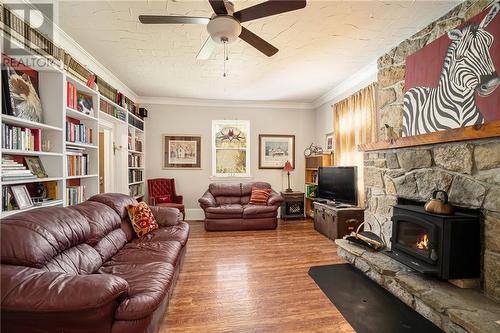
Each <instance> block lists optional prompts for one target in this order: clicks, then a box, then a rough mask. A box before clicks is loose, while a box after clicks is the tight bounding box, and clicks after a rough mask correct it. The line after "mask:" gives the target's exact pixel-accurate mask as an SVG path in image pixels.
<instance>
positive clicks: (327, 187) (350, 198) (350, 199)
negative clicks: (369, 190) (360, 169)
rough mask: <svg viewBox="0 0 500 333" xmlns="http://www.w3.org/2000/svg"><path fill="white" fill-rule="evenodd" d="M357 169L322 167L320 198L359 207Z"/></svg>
mask: <svg viewBox="0 0 500 333" xmlns="http://www.w3.org/2000/svg"><path fill="white" fill-rule="evenodd" d="M356 188H357V186H356V167H355V166H349V167H343V166H338V167H320V168H319V170H318V198H321V199H327V200H335V201H336V202H340V203H344V204H349V205H357V204H358V198H357V191H356Z"/></svg>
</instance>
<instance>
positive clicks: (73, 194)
mask: <svg viewBox="0 0 500 333" xmlns="http://www.w3.org/2000/svg"><path fill="white" fill-rule="evenodd" d="M85 200H87V199H86V196H85V185H80V186H68V187H66V204H67V205H69V206H71V205H78V204H79V203H81V202H84V201H85Z"/></svg>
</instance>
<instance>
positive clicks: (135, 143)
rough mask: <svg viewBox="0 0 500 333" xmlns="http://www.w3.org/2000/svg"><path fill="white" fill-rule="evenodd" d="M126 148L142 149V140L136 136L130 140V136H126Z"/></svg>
mask: <svg viewBox="0 0 500 333" xmlns="http://www.w3.org/2000/svg"><path fill="white" fill-rule="evenodd" d="M128 149H129V150H135V151H142V141H141V140H140V139H138V138H135V139H134V140H132V137H131V136H129V137H128Z"/></svg>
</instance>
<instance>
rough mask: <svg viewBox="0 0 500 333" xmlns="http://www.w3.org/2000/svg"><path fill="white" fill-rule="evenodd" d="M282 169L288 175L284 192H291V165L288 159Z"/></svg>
mask: <svg viewBox="0 0 500 333" xmlns="http://www.w3.org/2000/svg"><path fill="white" fill-rule="evenodd" d="M283 171H284V172H286V174H287V176H288V188H287V189H286V190H285V192H293V190H292V189H291V188H290V172H291V171H293V167H292V165H291V164H290V162H289V161H286V163H285V166H284V167H283Z"/></svg>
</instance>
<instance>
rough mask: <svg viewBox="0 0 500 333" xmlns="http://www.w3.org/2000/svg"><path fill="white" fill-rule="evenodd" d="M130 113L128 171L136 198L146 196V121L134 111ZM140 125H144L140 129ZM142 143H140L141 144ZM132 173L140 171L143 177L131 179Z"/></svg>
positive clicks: (131, 188)
mask: <svg viewBox="0 0 500 333" xmlns="http://www.w3.org/2000/svg"><path fill="white" fill-rule="evenodd" d="M127 114H128V131H127V132H128V156H129V161H128V172H129V183H128V187H129V194H130V195H131V196H133V197H135V198H144V195H145V188H146V183H145V182H146V174H145V168H144V166H145V163H146V156H145V153H144V152H145V151H146V140H145V135H144V130H145V122H144V120H143V119H141V118H139V117H137V116H136V115H134V114H133V113H132V112H127ZM138 126H142V129H140V128H139V127H138ZM139 143H140V144H139ZM131 173H140V174H141V175H142V178H141V179H140V180H138V179H131V177H130V174H131Z"/></svg>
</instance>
